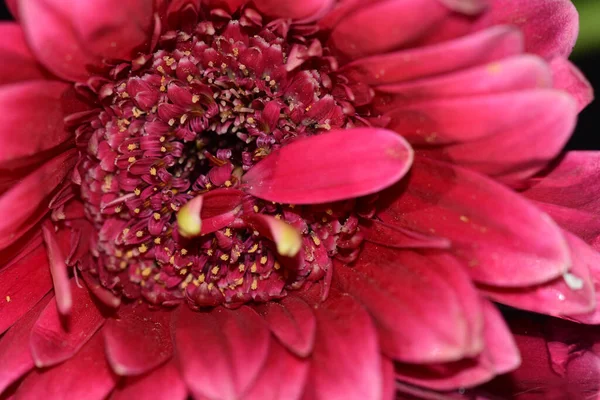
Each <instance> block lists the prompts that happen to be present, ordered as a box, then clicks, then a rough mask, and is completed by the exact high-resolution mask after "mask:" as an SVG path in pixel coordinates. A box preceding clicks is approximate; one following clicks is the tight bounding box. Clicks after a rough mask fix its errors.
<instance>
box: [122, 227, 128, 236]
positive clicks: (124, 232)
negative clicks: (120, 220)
mask: <svg viewBox="0 0 600 400" xmlns="http://www.w3.org/2000/svg"><path fill="white" fill-rule="evenodd" d="M128 233H129V228H125V229H123V236H127V234H128Z"/></svg>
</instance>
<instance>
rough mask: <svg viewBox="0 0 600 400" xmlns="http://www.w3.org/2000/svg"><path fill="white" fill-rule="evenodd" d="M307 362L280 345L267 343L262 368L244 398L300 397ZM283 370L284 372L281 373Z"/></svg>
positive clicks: (286, 399) (275, 399)
mask: <svg viewBox="0 0 600 400" xmlns="http://www.w3.org/2000/svg"><path fill="white" fill-rule="evenodd" d="M308 367H309V363H308V361H307V360H305V359H302V358H299V357H297V356H295V355H293V354H291V353H289V352H288V351H287V350H286V349H285V348H284V347H283V346H282V345H280V344H279V343H277V342H273V343H271V344H270V345H269V356H268V357H267V361H266V362H265V366H264V368H263V369H262V370H261V371H260V374H259V375H258V377H257V378H256V382H254V384H253V385H252V388H251V389H250V390H249V391H248V392H247V393H246V394H245V396H244V399H245V400H288V399H289V400H296V399H300V397H301V395H302V392H303V391H304V385H305V382H306V378H307V376H308ZM283 371H285V372H284V373H282V372H283Z"/></svg>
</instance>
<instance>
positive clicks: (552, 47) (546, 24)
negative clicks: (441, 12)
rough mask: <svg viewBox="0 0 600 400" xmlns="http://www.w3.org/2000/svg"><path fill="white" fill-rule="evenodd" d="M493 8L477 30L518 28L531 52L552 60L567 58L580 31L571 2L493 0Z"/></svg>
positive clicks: (577, 18) (477, 25)
mask: <svg viewBox="0 0 600 400" xmlns="http://www.w3.org/2000/svg"><path fill="white" fill-rule="evenodd" d="M489 3H490V5H491V9H490V10H489V11H488V12H486V13H485V15H484V17H483V18H482V19H481V20H479V21H478V23H477V24H476V26H475V28H476V29H479V28H482V27H485V26H491V25H497V24H511V25H516V26H518V27H519V28H520V29H521V31H522V32H523V33H524V34H525V45H526V49H527V51H528V52H531V53H536V54H539V55H541V56H543V57H545V58H548V59H552V58H554V57H557V56H560V57H564V58H567V56H568V55H569V54H570V53H571V50H572V49H573V46H574V45H575V41H576V39H577V33H578V31H579V16H578V15H577V10H576V9H575V6H574V5H573V3H572V2H571V0H527V1H513V0H492V1H490V2H489Z"/></svg>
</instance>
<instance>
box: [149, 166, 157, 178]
mask: <svg viewBox="0 0 600 400" xmlns="http://www.w3.org/2000/svg"><path fill="white" fill-rule="evenodd" d="M150 175H152V176H156V168H154V167H152V168H150Z"/></svg>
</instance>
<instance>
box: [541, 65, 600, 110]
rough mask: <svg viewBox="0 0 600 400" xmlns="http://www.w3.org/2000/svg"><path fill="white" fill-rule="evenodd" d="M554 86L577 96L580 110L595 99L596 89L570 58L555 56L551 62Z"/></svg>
mask: <svg viewBox="0 0 600 400" xmlns="http://www.w3.org/2000/svg"><path fill="white" fill-rule="evenodd" d="M550 67H551V68H552V77H553V80H554V87H555V88H557V89H561V90H565V91H567V92H568V93H569V94H570V95H571V96H573V97H574V98H575V100H576V101H577V105H578V111H581V110H583V109H584V108H585V107H586V106H587V105H588V104H590V103H591V102H592V100H594V89H593V88H592V85H591V84H590V83H589V82H588V80H587V79H586V78H585V76H584V75H583V74H582V73H581V71H579V69H577V67H576V66H575V65H573V64H572V63H571V62H570V61H569V60H566V59H564V58H560V57H558V58H555V59H554V60H552V62H550Z"/></svg>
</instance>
